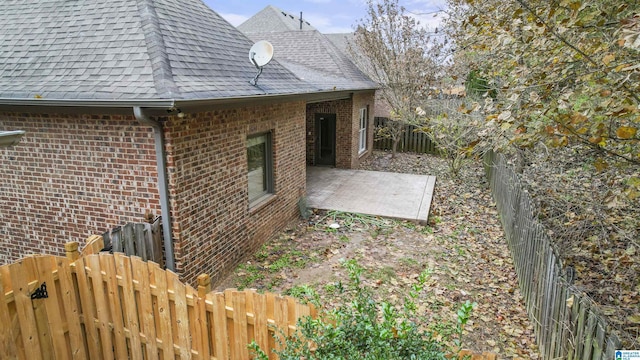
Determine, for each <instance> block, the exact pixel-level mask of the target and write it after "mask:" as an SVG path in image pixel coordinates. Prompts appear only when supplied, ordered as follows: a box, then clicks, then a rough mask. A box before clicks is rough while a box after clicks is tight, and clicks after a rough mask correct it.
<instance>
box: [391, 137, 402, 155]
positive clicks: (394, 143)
mask: <svg viewBox="0 0 640 360" xmlns="http://www.w3.org/2000/svg"><path fill="white" fill-rule="evenodd" d="M399 142H400V137H397V138H395V139H393V146H392V147H391V158H392V159H394V158H395V157H396V152H397V151H398V143H399Z"/></svg>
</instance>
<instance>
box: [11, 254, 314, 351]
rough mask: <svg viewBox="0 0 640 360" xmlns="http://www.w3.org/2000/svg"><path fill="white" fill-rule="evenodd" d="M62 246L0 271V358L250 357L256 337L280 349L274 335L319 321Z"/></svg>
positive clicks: (250, 295) (284, 305) (300, 308)
mask: <svg viewBox="0 0 640 360" xmlns="http://www.w3.org/2000/svg"><path fill="white" fill-rule="evenodd" d="M66 248H67V251H68V256H67V257H66V258H62V257H56V256H51V255H41V256H31V257H27V258H25V259H23V260H21V261H19V262H16V263H13V264H10V265H4V266H1V267H0V294H2V295H3V296H4V297H3V301H0V321H1V322H2V326H0V358H1V359H11V358H18V359H29V360H31V359H66V358H79V359H114V358H115V359H156V358H160V359H208V360H214V359H248V358H249V352H248V349H247V344H249V343H250V342H251V341H252V340H255V341H256V342H257V343H258V344H259V345H260V346H261V348H262V349H273V348H277V347H278V346H279V344H278V343H277V342H276V341H275V339H274V337H273V336H274V334H276V335H278V334H279V333H277V332H274V331H275V330H274V328H278V329H281V330H282V331H283V332H284V334H291V333H292V332H293V331H295V326H296V322H297V319H298V318H300V317H302V316H306V315H311V316H316V310H315V308H314V307H313V306H312V305H303V304H300V303H298V302H296V301H295V299H294V298H291V297H282V296H278V295H275V294H259V293H257V292H255V291H253V290H247V291H237V290H235V289H230V290H226V291H225V292H211V291H210V279H209V277H208V276H207V275H201V276H200V277H198V289H197V290H196V289H194V288H193V287H191V286H188V285H185V284H183V283H182V282H180V280H179V278H178V276H177V275H176V274H175V273H173V272H171V271H167V270H163V269H161V268H160V267H159V266H158V264H156V263H153V262H145V261H143V260H142V259H141V258H139V257H129V256H126V255H124V254H121V253H115V254H109V253H106V252H102V253H100V254H92V255H84V256H79V254H78V252H77V248H78V245H77V243H71V244H68V246H67V247H66ZM44 289H46V291H43V290H44ZM270 358H276V356H275V354H273V353H271V354H270Z"/></svg>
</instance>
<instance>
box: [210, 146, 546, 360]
mask: <svg viewBox="0 0 640 360" xmlns="http://www.w3.org/2000/svg"><path fill="white" fill-rule="evenodd" d="M362 168H363V169H366V170H378V171H396V172H408V173H418V174H429V175H436V176H437V178H438V180H437V183H436V191H435V194H434V199H433V204H432V210H431V215H430V218H429V219H430V220H429V221H430V223H429V225H428V226H422V225H417V224H414V223H411V222H400V221H395V220H391V219H384V218H376V217H370V216H361V215H353V214H343V213H337V212H315V213H314V214H313V215H312V216H311V218H310V219H309V220H308V221H301V222H300V223H298V224H297V225H296V226H292V228H291V229H289V230H288V231H286V232H284V233H283V234H281V236H279V237H278V238H276V239H274V240H273V241H270V242H268V243H267V244H265V245H264V246H263V247H262V248H261V249H260V251H258V252H257V253H256V254H254V255H253V256H252V257H250V258H249V259H248V260H247V261H246V262H245V263H243V264H242V265H241V266H240V267H238V269H237V270H236V271H235V272H234V274H232V275H231V276H230V277H229V278H227V279H226V280H225V281H224V282H223V283H222V284H220V285H219V286H218V288H219V289H223V288H227V287H250V288H257V289H261V290H269V291H273V292H282V293H286V292H287V291H289V290H290V289H292V288H293V289H295V288H296V287H299V286H301V285H308V286H311V287H312V288H314V289H315V290H316V291H317V292H318V293H319V295H320V297H321V299H322V301H323V303H324V304H326V305H327V306H332V305H333V304H337V303H339V302H340V299H339V298H337V296H335V293H336V292H335V291H334V290H335V287H336V286H337V284H339V282H341V281H345V280H346V277H347V274H346V271H345V270H344V269H343V267H342V266H341V260H348V259H356V260H357V261H358V263H359V264H360V265H362V266H363V267H364V268H365V279H364V282H365V283H366V284H367V285H369V286H370V287H371V288H373V289H374V291H375V296H376V297H378V298H379V299H385V300H392V301H394V300H395V301H397V302H400V301H401V300H402V299H403V297H404V294H406V292H407V291H408V289H409V287H410V286H411V285H412V284H414V283H415V282H416V279H417V277H418V275H419V274H420V272H421V271H423V270H424V269H425V268H430V269H431V270H432V274H431V277H430V279H429V282H428V288H427V289H426V290H425V291H424V292H423V295H422V296H421V298H420V302H419V303H418V307H419V311H420V312H421V313H423V314H425V315H426V316H427V317H428V319H429V324H425V325H426V326H429V327H430V328H431V329H433V330H434V331H436V332H440V333H441V334H440V335H441V336H442V337H443V338H446V336H447V335H448V334H447V331H450V329H451V326H449V327H447V326H446V325H447V324H449V325H452V324H453V325H454V324H455V322H456V315H455V313H456V310H457V308H458V307H459V305H460V304H461V303H464V302H465V301H466V300H470V301H472V302H476V303H477V304H478V306H477V307H476V309H475V310H474V312H473V314H472V316H471V320H470V321H469V323H468V324H467V326H466V332H465V337H464V339H463V346H464V347H466V348H469V349H472V350H474V351H479V352H481V351H492V352H495V353H497V354H498V355H499V356H500V358H524V359H536V358H538V357H539V355H538V353H537V347H536V345H535V339H534V335H533V330H532V326H531V324H530V322H529V320H528V317H527V314H526V311H525V309H524V306H523V301H522V297H521V296H520V292H519V290H518V285H517V279H516V275H515V270H514V268H513V262H512V260H511V256H510V254H509V251H508V249H507V246H506V243H505V241H504V238H503V232H502V228H501V225H500V222H499V219H498V215H497V212H496V209H495V206H494V204H493V202H492V199H491V196H490V194H489V191H488V189H487V188H486V186H485V185H483V181H484V175H483V173H482V168H481V167H480V166H479V164H478V165H474V166H470V167H469V168H467V169H465V170H464V171H463V175H462V176H463V177H464V181H461V180H455V179H451V178H450V177H448V175H447V173H446V171H447V168H446V165H445V163H444V162H443V161H442V160H441V159H438V158H436V157H433V156H428V155H416V154H397V156H396V158H395V159H393V160H392V159H391V158H390V155H389V154H387V153H375V154H374V156H373V157H372V158H371V159H370V160H369V161H367V162H366V163H365V164H364V165H363V166H362ZM331 224H338V225H340V227H339V228H338V229H332V228H331V227H330V225H331Z"/></svg>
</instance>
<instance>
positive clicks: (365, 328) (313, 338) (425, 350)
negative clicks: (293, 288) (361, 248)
mask: <svg viewBox="0 0 640 360" xmlns="http://www.w3.org/2000/svg"><path fill="white" fill-rule="evenodd" d="M344 266H345V267H346V269H347V272H348V273H349V280H350V281H349V284H348V285H347V286H343V285H342V284H341V283H338V285H336V286H335V289H336V290H337V291H338V294H339V295H340V296H341V297H342V298H343V299H344V300H345V301H344V303H343V305H340V306H338V307H337V308H336V309H333V310H330V311H327V312H323V313H322V314H321V315H320V316H319V317H318V318H316V319H313V318H311V317H305V318H302V319H300V320H299V321H298V331H297V332H296V334H294V335H293V336H289V337H285V336H283V334H282V333H281V332H280V336H278V337H277V341H279V342H280V343H281V344H283V345H284V348H283V350H282V351H275V350H274V351H275V352H276V353H277V354H278V355H279V357H280V359H283V360H290V359H291V360H293V359H302V358H304V359H307V360H311V359H323V360H324V359H367V360H373V359H380V360H383V359H384V360H394V359H429V360H438V359H446V356H445V355H446V354H451V353H455V352H457V351H458V350H459V349H460V343H459V338H460V335H461V334H462V329H463V327H464V324H465V323H466V322H467V320H468V318H469V316H470V313H471V310H472V308H473V306H474V305H475V304H470V303H469V302H467V303H466V304H465V305H463V306H462V307H461V308H460V310H459V311H458V324H457V326H455V329H452V332H453V333H456V334H457V335H458V338H457V339H456V340H457V341H455V345H456V347H457V349H451V348H449V347H448V346H447V345H445V344H444V342H443V341H437V340H436V339H435V338H434V336H433V335H432V333H431V332H429V331H428V330H427V329H428V327H427V326H426V324H424V323H422V324H421V321H420V319H421V317H420V316H418V314H417V313H416V312H417V305H416V300H417V298H418V296H419V295H420V293H421V292H422V290H423V289H424V286H425V283H426V281H427V279H428V277H429V275H430V271H428V270H426V271H424V272H423V273H422V274H420V276H419V278H418V281H417V283H416V284H414V285H413V286H412V287H411V289H410V290H409V293H408V295H407V296H405V298H404V303H403V305H402V306H396V305H395V304H392V303H390V302H388V301H380V302H376V301H375V300H374V299H373V294H372V292H371V289H369V288H367V287H366V286H364V285H363V284H362V282H361V275H362V271H363V268H362V267H361V266H360V265H358V264H357V263H356V262H355V261H354V260H350V261H346V262H345V263H344ZM310 292H312V291H310V288H308V287H305V288H304V291H303V292H302V293H303V295H304V296H305V297H306V298H307V299H311V300H312V301H313V300H314V299H315V300H317V299H318V297H317V296H315V295H314V294H311V293H310ZM250 348H251V349H252V350H253V352H254V354H255V356H256V359H260V360H264V359H268V356H267V354H266V353H265V352H264V351H263V350H262V349H260V348H259V347H258V345H257V344H256V343H252V344H251V345H250Z"/></svg>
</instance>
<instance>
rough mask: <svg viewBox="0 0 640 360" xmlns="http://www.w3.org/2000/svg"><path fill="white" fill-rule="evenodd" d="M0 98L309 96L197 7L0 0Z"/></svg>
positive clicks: (136, 0)
mask: <svg viewBox="0 0 640 360" xmlns="http://www.w3.org/2000/svg"><path fill="white" fill-rule="evenodd" d="M1 8H2V14H3V21H2V22H0V98H12V99H33V98H34V97H42V98H45V99H46V98H48V99H65V100H66V99H68V100H79V99H116V100H136V99H179V100H190V99H212V98H226V97H242V96H252V95H261V94H291V93H305V92H313V91H317V90H318V88H317V87H314V86H310V85H309V84H308V83H306V82H304V81H301V80H300V79H298V78H297V77H296V76H295V75H294V74H292V73H291V72H290V71H289V70H287V69H286V68H285V67H283V66H282V65H281V64H279V63H278V62H277V61H272V62H271V63H269V64H268V65H266V66H265V67H264V72H263V74H262V75H261V77H260V79H259V81H258V86H257V87H256V86H252V85H250V84H249V80H251V79H252V78H253V77H254V76H255V74H256V69H255V67H254V66H253V65H252V64H251V63H250V61H249V58H248V54H249V48H250V47H251V45H252V42H251V41H250V40H249V39H248V38H247V37H245V36H244V35H243V34H242V33H240V32H239V31H238V30H237V29H235V28H234V27H233V26H232V25H231V24H229V23H228V22H227V21H226V20H224V19H222V18H221V17H220V16H219V15H218V14H217V13H215V12H214V11H212V10H211V9H209V8H208V7H207V6H206V5H204V4H203V3H202V2H201V1H200V0H109V1H103V2H96V1H93V0H74V1H68V0H48V1H42V0H3V1H2V5H1Z"/></svg>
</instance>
